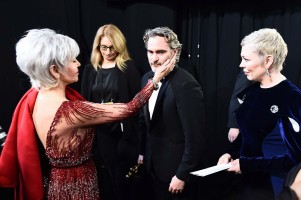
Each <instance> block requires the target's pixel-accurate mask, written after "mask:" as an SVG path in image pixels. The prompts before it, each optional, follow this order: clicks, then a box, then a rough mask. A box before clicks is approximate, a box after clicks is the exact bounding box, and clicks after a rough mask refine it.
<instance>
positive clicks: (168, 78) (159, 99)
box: [152, 70, 176, 121]
mask: <svg viewBox="0 0 301 200" xmlns="http://www.w3.org/2000/svg"><path fill="white" fill-rule="evenodd" d="M175 71H176V70H175ZM175 71H173V72H171V73H170V74H169V75H168V76H166V77H165V78H164V79H162V80H161V82H162V85H161V87H160V90H159V94H158V97H157V100H156V104H155V108H154V112H153V117H152V121H154V120H155V119H156V117H157V113H158V108H159V107H160V106H159V105H160V104H162V101H163V99H162V98H163V96H164V93H165V92H166V89H167V87H168V85H169V84H170V81H171V79H172V76H173V75H174V73H175Z"/></svg>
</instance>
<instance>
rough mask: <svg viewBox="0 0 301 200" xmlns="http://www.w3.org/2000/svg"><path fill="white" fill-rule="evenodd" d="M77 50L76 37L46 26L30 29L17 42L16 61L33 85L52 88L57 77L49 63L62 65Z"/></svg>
mask: <svg viewBox="0 0 301 200" xmlns="http://www.w3.org/2000/svg"><path fill="white" fill-rule="evenodd" d="M79 52H80V50H79V46H78V44H77V43H76V41H75V40H74V39H72V38H70V37H68V36H65V35H62V34H59V33H56V32H55V31H53V30H51V29H47V28H45V29H32V30H29V31H27V34H26V35H24V36H23V37H22V38H21V39H20V40H19V41H18V42H17V44H16V56H17V58H16V61H17V64H18V66H19V68H20V70H21V71H23V72H24V73H25V74H27V75H28V76H29V78H30V81H31V84H32V86H33V87H35V88H37V89H39V88H41V87H44V88H52V87H56V86H57V85H58V80H57V79H55V77H53V76H52V74H51V73H50V67H51V66H53V65H56V66H57V67H58V68H59V69H63V68H64V67H65V66H67V64H68V62H70V61H72V60H74V59H76V57H77V56H78V55H79Z"/></svg>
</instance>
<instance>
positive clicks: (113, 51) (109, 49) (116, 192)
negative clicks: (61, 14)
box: [81, 24, 141, 200]
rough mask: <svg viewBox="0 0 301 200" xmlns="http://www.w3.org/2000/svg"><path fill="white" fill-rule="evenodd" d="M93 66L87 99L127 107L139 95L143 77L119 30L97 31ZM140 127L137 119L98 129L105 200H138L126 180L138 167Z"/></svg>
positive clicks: (85, 79)
mask: <svg viewBox="0 0 301 200" xmlns="http://www.w3.org/2000/svg"><path fill="white" fill-rule="evenodd" d="M90 62H91V63H90V64H88V65H86V66H85V69H84V73H83V76H82V87H81V94H82V95H83V96H84V98H85V99H87V100H89V101H92V102H97V103H103V104H110V103H124V102H128V101H129V100H130V99H132V98H133V97H134V95H135V94H136V93H137V92H138V91H139V89H140V76H141V75H140V73H139V71H138V69H137V68H136V66H135V64H134V62H133V61H132V60H131V58H130V56H129V52H128V49H127V46H126V39H125V37H124V35H123V34H122V32H121V31H120V29H119V28H118V27H117V26H115V25H113V24H106V25H103V26H101V27H100V28H99V29H98V30H97V32H96V35H95V38H94V42H93V48H92V53H91V59H90ZM137 123H138V121H137V117H135V116H134V117H131V118H129V119H126V120H121V121H116V122H112V123H109V124H105V125H99V126H97V133H98V134H97V135H96V137H95V139H94V145H93V155H94V162H95V164H96V168H97V172H98V175H99V179H98V180H99V185H100V193H101V194H102V195H101V196H102V199H103V200H115V199H118V200H122V199H131V200H134V199H135V197H134V196H133V195H138V194H137V191H134V192H131V191H132V190H133V189H132V188H133V187H134V186H133V185H132V184H133V182H132V181H130V179H127V178H126V173H127V172H128V171H129V169H130V167H132V166H134V165H135V164H137V158H138V150H137V130H136V128H137ZM138 197H139V199H141V196H139V195H138ZM138 197H137V198H138Z"/></svg>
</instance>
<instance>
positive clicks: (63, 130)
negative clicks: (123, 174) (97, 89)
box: [45, 82, 154, 200]
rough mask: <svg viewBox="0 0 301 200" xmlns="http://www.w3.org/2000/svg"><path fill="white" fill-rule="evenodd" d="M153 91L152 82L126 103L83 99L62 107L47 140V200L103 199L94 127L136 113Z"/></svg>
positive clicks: (66, 102) (67, 102) (69, 102)
mask: <svg viewBox="0 0 301 200" xmlns="http://www.w3.org/2000/svg"><path fill="white" fill-rule="evenodd" d="M153 88H154V85H153V83H151V82H149V83H148V84H147V85H146V86H145V87H144V89H143V90H142V91H141V92H139V93H138V94H137V95H136V96H135V98H134V99H133V100H132V101H131V102H129V103H127V104H106V105H104V104H94V103H91V102H87V101H81V100H78V101H65V102H63V103H62V104H61V106H60V108H59V109H58V111H57V113H56V115H55V117H54V120H53V122H52V125H51V128H50V130H49V132H48V134H47V139H46V155H47V156H48V158H49V162H50V165H51V170H50V173H49V177H48V183H47V184H46V185H45V190H46V196H47V199H51V200H65V199H66V200H67V199H75V200H95V199H100V198H99V191H98V185H97V176H96V169H95V166H94V163H93V162H92V159H91V147H92V141H93V137H94V134H95V129H94V126H93V125H95V124H99V123H105V122H110V121H113V120H120V119H122V118H125V117H129V116H131V115H133V114H135V113H137V111H139V110H140V109H141V107H142V106H143V105H144V104H145V103H146V102H147V101H148V99H149V97H150V95H151V93H152V91H153Z"/></svg>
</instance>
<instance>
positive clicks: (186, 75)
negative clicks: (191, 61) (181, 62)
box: [174, 67, 197, 82]
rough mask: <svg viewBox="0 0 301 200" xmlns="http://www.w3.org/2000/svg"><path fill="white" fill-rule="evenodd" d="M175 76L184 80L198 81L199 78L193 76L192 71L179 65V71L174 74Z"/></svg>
mask: <svg viewBox="0 0 301 200" xmlns="http://www.w3.org/2000/svg"><path fill="white" fill-rule="evenodd" d="M174 78H175V79H178V80H182V81H192V82H197V80H196V79H195V78H194V77H193V76H192V74H191V73H189V72H188V71H187V70H185V69H183V68H181V67H178V69H177V71H176V72H175V74H174Z"/></svg>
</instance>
